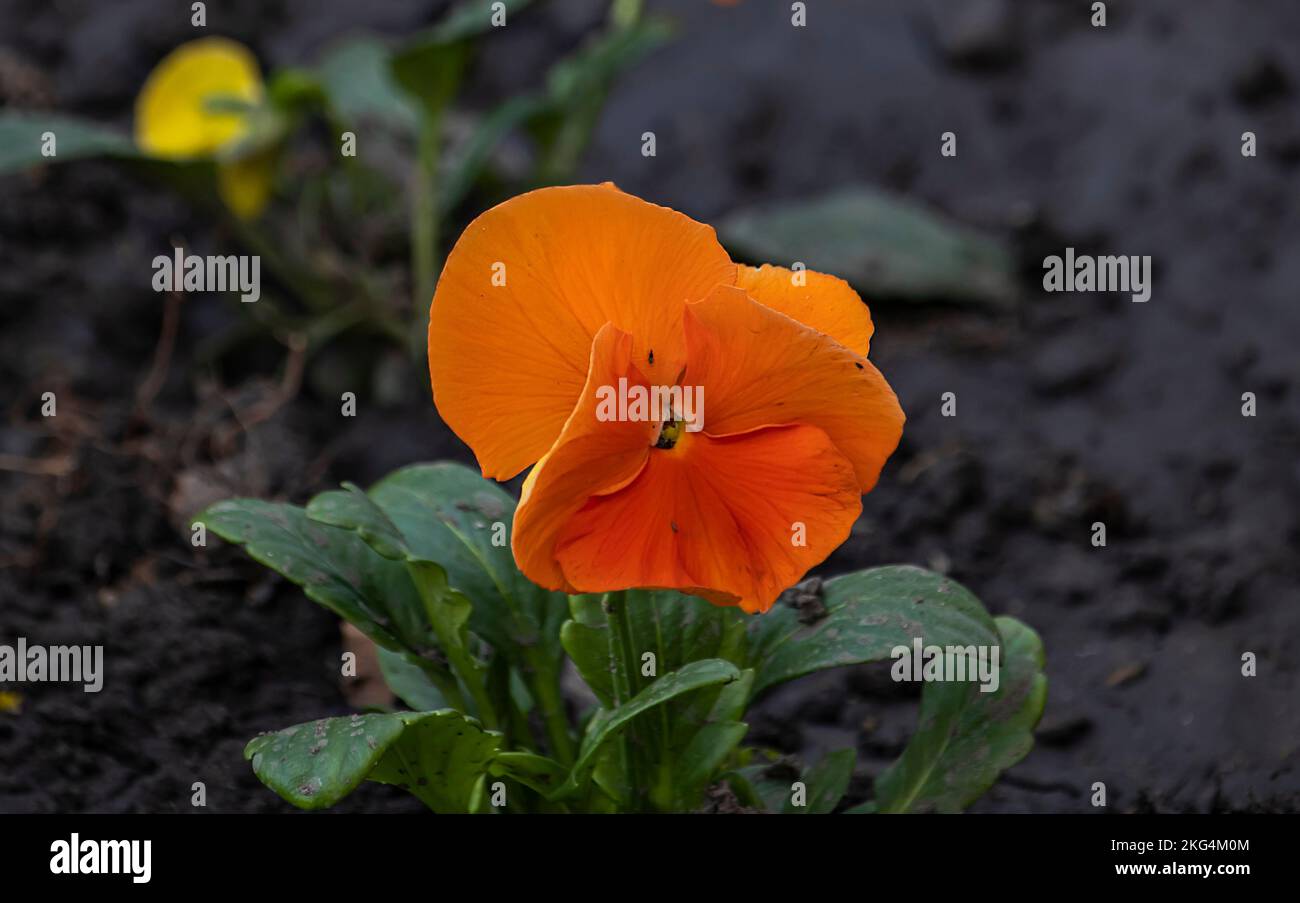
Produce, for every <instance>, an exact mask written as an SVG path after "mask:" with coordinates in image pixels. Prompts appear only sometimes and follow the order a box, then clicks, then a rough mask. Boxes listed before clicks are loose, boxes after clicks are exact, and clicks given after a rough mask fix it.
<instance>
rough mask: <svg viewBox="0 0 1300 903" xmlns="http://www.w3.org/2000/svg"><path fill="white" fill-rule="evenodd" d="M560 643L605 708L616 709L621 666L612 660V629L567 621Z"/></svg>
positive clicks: (561, 633) (563, 627)
mask: <svg viewBox="0 0 1300 903" xmlns="http://www.w3.org/2000/svg"><path fill="white" fill-rule="evenodd" d="M560 642H561V644H563V646H564V651H565V652H567V653H568V655H569V658H570V659H571V660H572V661H573V666H574V667H575V668H577V669H578V673H579V674H581V675H582V679H583V680H584V681H586V682H587V686H588V687H590V688H591V691H592V692H593V693H595V694H596V698H597V699H599V700H600V703H601V705H603V706H605V707H606V708H609V707H611V706H613V705H614V697H615V690H614V675H615V671H616V668H617V665H616V664H615V662H614V660H613V659H612V658H611V657H610V648H609V629H608V628H603V627H588V626H587V625H586V624H579V623H578V622H577V621H565V622H564V625H563V626H562V627H561V628H560Z"/></svg>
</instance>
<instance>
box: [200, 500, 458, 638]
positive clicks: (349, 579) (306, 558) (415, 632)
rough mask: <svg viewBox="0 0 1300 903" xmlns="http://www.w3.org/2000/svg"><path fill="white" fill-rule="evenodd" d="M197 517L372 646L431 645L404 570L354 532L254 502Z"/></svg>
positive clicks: (292, 509)
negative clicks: (373, 643) (342, 620)
mask: <svg viewBox="0 0 1300 903" xmlns="http://www.w3.org/2000/svg"><path fill="white" fill-rule="evenodd" d="M198 520H199V521H201V522H202V523H204V524H206V525H207V527H208V529H209V530H211V531H212V532H213V533H216V534H217V535H218V536H220V537H222V538H223V539H225V540H227V541H229V542H233V543H237V544H238V545H241V546H243V547H244V550H245V551H246V552H247V553H248V554H249V556H250V557H251V558H253V560H255V561H258V562H260V563H261V564H264V565H266V566H267V567H269V568H271V569H272V570H274V571H276V572H277V573H279V574H281V575H283V576H284V577H286V578H287V579H289V580H290V581H292V582H293V583H296V584H297V585H298V586H300V587H302V590H303V592H304V593H306V595H307V597H308V598H309V599H311V600H312V601H314V602H318V603H319V604H321V605H324V606H325V607H326V608H328V609H329V610H330V611H332V612H334V613H335V614H337V615H338V616H339V617H341V618H343V619H344V620H345V621H348V622H350V623H352V624H355V625H356V626H357V627H358V628H359V629H360V630H361V631H362V632H363V633H364V634H365V635H366V636H368V637H370V638H371V639H372V640H374V641H375V642H376V643H378V644H379V645H380V646H383V647H385V648H387V649H391V650H394V651H409V652H412V653H415V654H416V655H422V654H423V653H425V652H427V651H429V650H431V649H432V648H433V647H434V645H435V644H434V639H433V636H432V634H431V632H430V630H429V627H428V625H427V623H426V621H425V616H424V608H423V605H422V603H421V601H420V597H419V595H418V594H417V593H416V591H415V586H414V585H413V584H412V583H411V579H410V577H409V576H408V574H407V573H406V569H405V568H404V567H403V566H402V565H401V564H400V563H398V562H394V561H389V560H388V559H386V558H383V557H380V556H379V555H377V554H375V552H374V551H372V550H371V549H370V548H369V547H368V546H367V545H366V544H365V543H364V542H362V541H361V540H360V539H359V538H358V537H357V535H356V534H354V533H352V532H350V531H347V530H340V529H337V528H334V527H330V526H326V525H324V524H321V523H317V522H316V521H313V520H310V519H308V517H307V515H306V513H305V512H304V511H303V509H302V508H299V507H297V506H295V505H289V504H285V503H279V502H263V501H259V500H258V499H228V500H226V501H223V502H217V503H216V504H215V505H213V506H211V507H210V508H208V509H207V510H206V511H204V512H203V513H202V514H200V515H199V517H198Z"/></svg>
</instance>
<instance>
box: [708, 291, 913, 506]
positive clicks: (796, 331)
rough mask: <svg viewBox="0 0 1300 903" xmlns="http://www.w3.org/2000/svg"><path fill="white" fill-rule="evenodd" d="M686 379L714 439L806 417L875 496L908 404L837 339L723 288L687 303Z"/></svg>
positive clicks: (863, 489)
mask: <svg viewBox="0 0 1300 903" xmlns="http://www.w3.org/2000/svg"><path fill="white" fill-rule="evenodd" d="M684 327H685V334H686V345H687V349H688V355H689V360H690V366H689V368H688V370H687V372H686V377H685V382H686V383H688V384H693V385H702V386H704V389H705V405H704V431H705V432H707V433H709V434H710V435H712V436H725V435H732V434H736V433H744V432H748V431H750V430H755V429H759V428H760V427H765V426H772V425H775V424H786V423H805V424H810V425H812V426H815V427H818V428H819V429H821V430H822V431H823V432H825V433H826V435H827V436H829V437H830V441H831V442H832V443H834V445H835V447H836V448H838V449H839V450H840V451H841V452H842V453H843V454H844V456H845V457H847V458H848V459H849V460H850V461H852V462H853V467H854V470H855V471H856V472H857V476H858V484H859V486H860V488H861V490H862V492H869V491H870V490H871V488H872V487H873V486H875V484H876V480H877V479H878V478H879V476H880V470H881V468H882V467H884V465H885V461H886V460H887V459H888V458H889V456H890V455H891V454H893V452H894V449H895V448H897V447H898V441H899V439H900V438H901V437H902V434H903V421H904V419H905V418H904V416H903V409H902V408H901V407H900V406H899V404H898V398H897V396H895V395H894V391H893V390H892V389H891V388H890V387H889V384H888V383H887V382H885V378H884V377H883V376H881V375H880V372H879V371H878V370H877V369H876V368H875V367H874V366H872V364H871V362H870V361H868V360H867V359H866V358H864V357H862V356H861V355H859V354H856V353H854V352H853V351H852V350H850V349H848V348H846V347H844V346H843V345H841V344H840V343H839V342H837V341H835V340H834V339H832V338H830V337H829V336H826V335H823V334H821V333H819V332H816V331H814V330H813V329H811V328H809V327H807V326H804V325H802V324H800V323H796V322H795V321H794V320H792V319H790V318H789V317H787V316H786V315H784V314H781V313H777V312H776V311H774V310H772V309H770V308H768V307H766V306H764V305H762V304H759V303H757V302H755V301H754V300H752V299H751V298H750V297H749V296H748V294H746V292H745V291H744V290H743V289H740V288H734V287H727V286H720V287H718V288H716V289H714V291H713V292H712V294H710V295H709V297H708V298H706V299H704V300H703V301H700V302H698V303H695V304H690V305H688V306H687V311H686V316H685V320H684Z"/></svg>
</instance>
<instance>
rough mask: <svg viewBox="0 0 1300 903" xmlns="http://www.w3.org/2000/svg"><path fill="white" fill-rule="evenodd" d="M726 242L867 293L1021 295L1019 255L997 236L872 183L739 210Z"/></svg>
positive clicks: (998, 298) (996, 300) (742, 252)
mask: <svg viewBox="0 0 1300 903" xmlns="http://www.w3.org/2000/svg"><path fill="white" fill-rule="evenodd" d="M718 234H719V235H720V236H721V238H722V243H723V244H724V245H726V247H727V248H728V249H729V250H731V251H732V252H733V254H734V255H736V256H739V257H742V258H744V259H746V260H750V261H753V262H755V263H763V262H771V263H776V264H781V265H784V266H790V265H791V263H792V262H793V261H800V262H802V263H803V264H804V265H805V266H807V267H808V268H809V269H811V270H816V271H820V272H824V273H830V274H831V275H834V276H839V277H841V278H843V279H847V280H848V281H849V282H851V283H852V284H853V285H854V286H855V287H856V288H857V289H858V290H859V291H861V292H862V293H863V294H864V295H866V296H867V297H869V298H881V297H894V298H903V299H918V300H940V301H963V300H971V301H981V302H986V303H990V304H994V305H1003V306H1005V305H1010V304H1012V303H1014V302H1015V300H1016V287H1015V285H1016V273H1015V260H1014V257H1013V256H1012V254H1011V253H1010V251H1009V250H1008V249H1007V248H1006V247H1005V246H1004V245H1003V244H1002V243H1000V242H999V241H996V240H994V239H992V238H989V237H987V236H985V235H982V234H980V233H978V232H976V231H974V230H972V229H970V228H967V227H965V226H961V225H958V224H956V223H954V222H951V221H949V220H947V219H946V218H944V217H941V216H939V215H938V214H935V213H932V212H930V211H928V210H925V209H923V208H921V207H918V206H916V205H914V204H912V203H910V202H908V201H905V200H903V199H901V198H898V197H895V196H893V195H890V194H886V193H884V192H881V191H878V190H876V189H874V188H868V187H866V186H857V187H850V188H844V189H840V190H838V191H836V192H835V193H833V194H829V195H824V196H821V197H815V198H809V199H806V200H799V201H793V202H787V203H784V204H773V205H767V206H763V207H760V208H757V209H747V210H740V211H737V212H735V213H732V214H731V215H730V216H728V217H726V218H724V219H723V220H722V222H721V223H720V224H719V225H718Z"/></svg>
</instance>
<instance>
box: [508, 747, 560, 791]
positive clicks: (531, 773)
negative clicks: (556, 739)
mask: <svg viewBox="0 0 1300 903" xmlns="http://www.w3.org/2000/svg"><path fill="white" fill-rule="evenodd" d="M568 772H569V770H568V769H567V768H565V767H564V766H563V765H561V764H560V763H559V762H556V761H555V760H554V759H548V758H547V757H546V756H539V755H537V754H536V753H531V752H520V751H511V752H502V753H497V755H496V757H495V758H493V760H492V765H491V773H492V774H493V775H496V776H499V777H507V778H513V779H514V780H516V781H518V782H519V783H521V784H523V785H524V786H525V787H529V788H531V789H533V790H536V791H537V792H538V793H540V794H541V795H542V796H549V795H550V794H551V793H554V792H555V789H556V788H557V787H559V786H560V785H561V784H562V783H563V782H564V779H565V778H566V777H567V776H568Z"/></svg>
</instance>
